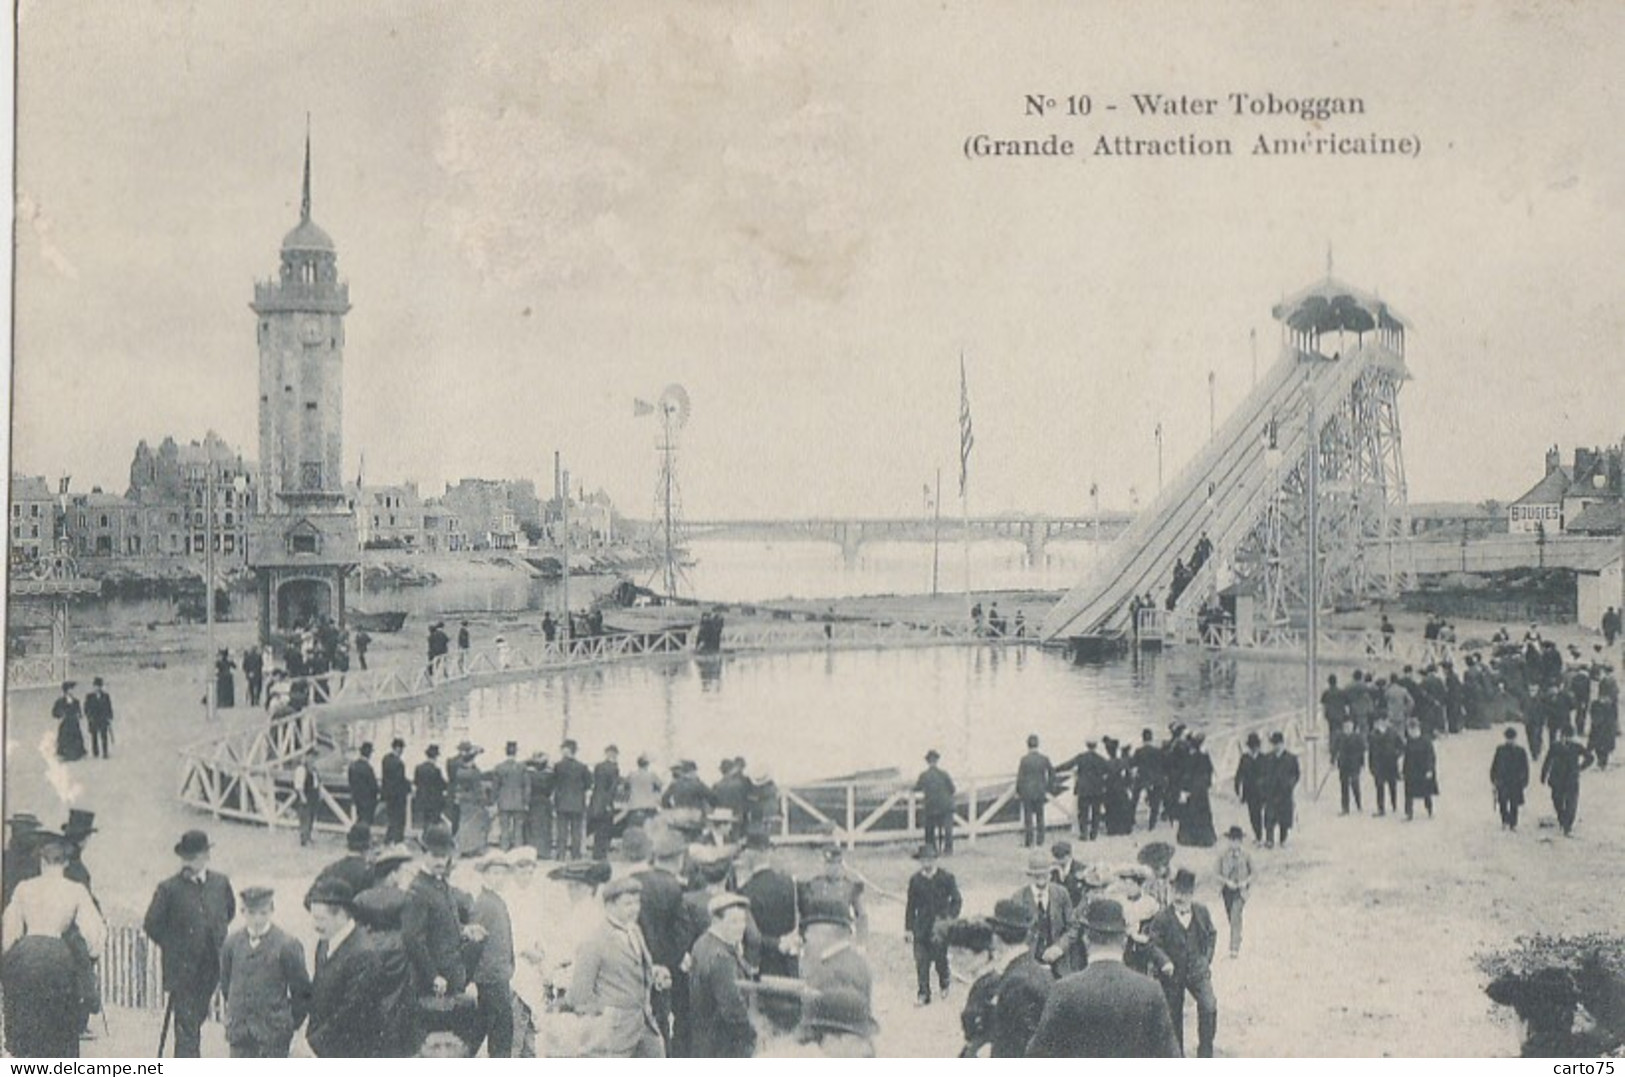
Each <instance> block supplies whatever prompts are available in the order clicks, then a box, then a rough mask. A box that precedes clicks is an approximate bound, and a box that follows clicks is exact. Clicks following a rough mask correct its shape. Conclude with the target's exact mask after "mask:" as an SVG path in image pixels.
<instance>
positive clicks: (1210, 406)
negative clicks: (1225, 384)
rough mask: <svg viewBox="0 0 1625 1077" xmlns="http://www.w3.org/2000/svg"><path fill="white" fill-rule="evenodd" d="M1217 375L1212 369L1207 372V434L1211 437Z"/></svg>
mask: <svg viewBox="0 0 1625 1077" xmlns="http://www.w3.org/2000/svg"><path fill="white" fill-rule="evenodd" d="M1217 378H1218V376H1217V375H1216V374H1215V373H1214V372H1213V371H1211V370H1210V371H1208V372H1207V436H1208V437H1209V438H1212V437H1213V433H1214V430H1215V429H1216V427H1215V416H1216V414H1217V413H1216V412H1215V410H1214V386H1215V384H1216V382H1217Z"/></svg>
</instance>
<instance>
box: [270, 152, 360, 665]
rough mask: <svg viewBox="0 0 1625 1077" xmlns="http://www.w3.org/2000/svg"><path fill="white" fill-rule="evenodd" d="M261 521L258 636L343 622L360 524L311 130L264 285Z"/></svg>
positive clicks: (337, 298) (341, 291)
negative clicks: (348, 474)
mask: <svg viewBox="0 0 1625 1077" xmlns="http://www.w3.org/2000/svg"><path fill="white" fill-rule="evenodd" d="M250 307H251V308H252V309H253V311H254V314H255V316H256V318H257V319H258V328H257V337H258V341H259V356H260V377H259V393H260V401H259V420H260V475H259V479H260V481H259V499H260V508H261V511H260V515H259V517H258V518H257V520H256V522H255V526H254V529H253V531H252V532H251V534H250V536H249V554H248V561H249V565H250V567H252V568H253V569H254V572H255V576H256V582H257V584H258V588H259V599H260V637H261V639H263V640H269V639H270V638H271V637H272V636H273V635H274V634H276V633H279V632H282V631H285V630H287V629H289V628H293V627H297V626H299V625H301V624H306V623H311V624H313V623H315V622H316V621H318V620H319V619H320V618H323V617H326V618H328V619H329V620H331V621H332V622H333V623H334V624H336V625H339V626H341V627H342V626H343V624H344V578H345V575H346V573H348V572H349V570H350V569H351V568H353V567H354V566H355V563H356V560H357V557H356V550H357V545H356V528H355V518H354V515H353V514H352V512H351V510H350V508H349V506H348V503H347V501H346V498H345V494H344V486H343V480H342V478H341V474H340V469H341V467H342V462H343V451H344V315H345V314H346V313H348V312H349V310H350V289H349V285H347V284H345V283H344V282H342V281H340V280H339V276H338V254H337V252H336V251H335V249H334V247H333V240H332V239H331V238H329V236H328V235H327V233H326V232H324V231H322V229H321V228H319V227H318V226H317V225H316V222H315V221H313V220H311V219H310V135H309V132H308V131H307V132H306V135H305V175H304V187H303V192H302V197H301V199H300V205H299V223H298V225H296V226H295V227H294V229H293V231H291V232H289V233H288V234H287V236H286V237H284V238H283V240H282V255H281V266H280V268H279V270H278V274H277V278H276V279H275V280H268V281H257V282H256V283H255V285H254V302H253V303H252V304H250Z"/></svg>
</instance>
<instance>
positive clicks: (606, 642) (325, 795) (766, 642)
mask: <svg viewBox="0 0 1625 1077" xmlns="http://www.w3.org/2000/svg"><path fill="white" fill-rule="evenodd" d="M692 634H693V630H692V629H691V628H688V627H682V628H671V629H662V630H658V631H653V632H642V633H639V632H627V633H611V634H608V635H602V636H589V637H581V638H576V639H572V640H569V641H562V640H559V641H554V642H551V643H546V644H543V645H541V646H539V647H529V648H525V647H500V648H494V649H487V650H480V651H472V650H471V651H467V652H463V651H453V652H451V653H450V654H447V655H444V656H442V657H440V658H437V659H436V660H435V661H434V663H433V664H432V665H431V664H427V663H426V664H425V665H423V666H419V667H413V668H411V669H400V668H393V669H375V670H359V671H348V672H333V673H327V674H323V675H320V676H312V677H302V678H297V679H292V680H285V681H283V682H282V684H284V685H285V686H289V687H291V686H293V685H298V686H300V687H301V689H302V691H303V693H304V694H305V695H306V697H307V698H308V699H309V705H307V706H306V707H305V708H304V709H302V710H300V711H298V712H297V713H295V714H292V715H290V716H288V717H284V718H278V719H273V720H271V721H269V722H268V723H265V724H254V725H253V726H252V727H250V728H245V729H241V730H238V731H236V732H232V733H227V734H224V735H220V736H216V737H210V738H207V739H204V740H200V741H197V742H195V743H193V744H189V745H187V746H186V747H185V748H183V749H182V750H181V779H180V792H179V797H180V800H181V802H182V803H183V804H186V805H187V806H189V807H192V808H196V809H198V810H200V811H206V812H208V813H210V814H211V815H214V816H215V817H216V818H222V819H235V820H238V821H240V822H249V823H258V824H261V825H263V826H271V827H278V826H297V825H298V799H297V797H296V796H295V791H294V788H293V771H294V768H295V767H296V766H297V765H298V763H299V761H300V760H301V759H303V758H305V757H306V755H307V754H308V753H309V752H310V750H311V748H313V747H314V748H317V749H321V750H325V751H331V750H334V749H335V748H337V747H338V745H336V743H335V742H334V741H333V740H331V739H330V738H328V737H327V736H326V735H324V734H323V733H322V732H321V729H320V726H319V721H318V720H319V719H320V718H321V717H322V716H323V715H324V714H334V712H335V709H336V708H342V707H344V706H350V707H364V706H370V705H377V704H390V703H405V702H408V701H410V700H412V699H414V698H417V697H421V696H425V695H428V694H429V693H431V692H434V691H437V690H439V689H441V688H444V687H447V686H451V685H457V684H463V685H468V684H471V683H477V682H478V681H480V680H484V679H490V678H496V677H505V676H511V675H513V674H515V673H523V672H525V671H546V670H555V669H569V668H573V667H576V666H583V665H597V664H602V663H606V662H621V661H630V660H636V659H643V658H649V657H670V656H673V655H686V654H689V653H691V648H692V643H691V637H692ZM981 643H987V644H1016V645H1024V644H1029V643H1037V640H1035V639H1033V638H1031V637H1022V638H1018V637H1013V636H1003V637H991V638H989V637H983V636H978V635H976V634H975V632H974V631H973V630H972V629H971V627H970V626H969V625H964V626H959V625H938V624H910V623H905V622H895V623H892V622H884V623H883V622H833V623H828V624H825V623H821V622H782V623H781V622H773V623H771V624H766V625H746V626H743V627H738V628H734V629H732V630H726V629H725V631H724V632H723V646H724V647H725V648H726V649H728V650H730V651H766V650H774V651H794V650H812V649H824V648H829V647H839V648H848V649H856V648H867V647H888V648H891V647H906V646H942V645H955V644H981ZM320 795H321V801H320V803H319V805H318V808H317V813H316V821H315V828H316V829H318V830H324V831H329V832H335V833H342V832H344V831H346V830H348V829H349V828H350V826H351V824H352V823H353V822H354V820H355V815H354V809H353V807H352V805H351V803H350V797H349V790H348V789H347V788H345V787H344V785H343V784H342V783H335V784H334V785H328V784H323V785H322V786H321V790H320ZM786 795H787V796H788V795H790V794H786ZM805 810H806V811H811V812H813V813H814V814H817V815H818V816H819V818H821V819H822V818H823V816H824V813H823V811H822V810H821V809H817V808H814V807H812V806H811V805H810V804H809V805H806V806H805ZM910 810H911V811H912V808H911V809H910ZM782 814H783V815H785V816H786V817H788V816H789V815H790V812H789V811H788V809H787V810H786V811H784V812H783V813H782ZM980 815H981V816H982V817H983V818H982V820H981V822H980V823H978V824H977V825H982V823H986V824H987V825H992V823H994V822H996V821H997V820H996V819H995V818H994V815H990V814H989V813H988V812H986V811H983V812H981V813H980ZM911 818H912V816H911ZM860 823H861V821H860V820H858V819H857V818H856V817H855V816H853V815H852V813H848V816H847V825H848V826H849V827H851V828H852V829H853V832H854V833H861V832H862V831H863V830H864V829H865V828H864V827H863V826H862V825H860ZM871 825H872V821H871ZM1018 825H1019V820H1018ZM798 840H799V839H798Z"/></svg>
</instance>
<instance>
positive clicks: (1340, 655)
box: [1158, 612, 1457, 666]
mask: <svg viewBox="0 0 1625 1077" xmlns="http://www.w3.org/2000/svg"><path fill="white" fill-rule="evenodd" d="M1158 624H1159V625H1160V627H1161V629H1162V639H1163V642H1164V643H1165V644H1168V645H1172V646H1177V645H1186V646H1200V647H1207V648H1210V649H1215V650H1228V651H1233V652H1237V653H1248V652H1256V653H1263V654H1270V653H1273V654H1282V655H1291V654H1300V655H1301V654H1302V653H1303V652H1304V647H1305V643H1306V642H1307V640H1308V630H1307V629H1305V628H1300V627H1296V626H1291V625H1273V624H1258V625H1254V626H1253V628H1252V630H1251V631H1250V632H1238V631H1237V629H1236V626H1235V625H1233V624H1229V623H1211V624H1207V625H1202V624H1201V623H1200V622H1199V621H1198V619H1197V617H1196V615H1195V614H1194V613H1181V612H1174V613H1163V614H1162V615H1161V616H1160V617H1159V618H1158ZM1318 653H1319V655H1320V658H1321V659H1322V660H1324V661H1336V662H1360V661H1366V662H1384V663H1410V664H1412V665H1418V666H1421V665H1426V664H1428V663H1430V662H1442V661H1443V660H1444V659H1446V658H1449V659H1452V660H1454V659H1455V658H1456V657H1457V652H1456V647H1455V645H1453V644H1449V643H1443V642H1440V641H1438V640H1425V639H1417V638H1416V637H1414V636H1400V635H1398V634H1397V633H1396V634H1394V635H1393V636H1384V635H1383V634H1382V632H1380V631H1377V630H1375V629H1367V628H1322V629H1321V630H1320V647H1319V649H1318Z"/></svg>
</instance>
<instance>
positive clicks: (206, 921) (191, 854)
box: [142, 830, 237, 1058]
mask: <svg viewBox="0 0 1625 1077" xmlns="http://www.w3.org/2000/svg"><path fill="white" fill-rule="evenodd" d="M209 849H210V846H209V836H208V835H207V834H205V833H204V832H203V831H201V830H188V831H187V832H186V833H184V834H182V835H181V840H180V841H179V842H178V843H176V845H175V855H176V856H178V857H180V859H181V869H180V871H178V872H176V873H175V874H174V875H171V876H170V877H169V878H167V879H165V880H164V881H163V882H161V883H159V884H158V889H157V890H156V891H155V892H154V893H153V895H152V902H151V904H149V905H148V906H147V915H146V918H145V920H144V921H143V922H142V930H144V931H145V932H146V934H147V937H148V938H150V939H151V940H152V941H153V942H155V943H157V944H158V947H159V949H161V950H162V951H163V974H164V990H165V991H166V992H168V994H169V1003H168V1006H169V1012H170V1013H172V1014H173V1016H174V1021H175V1057H176V1058H198V1057H200V1056H199V1050H200V1048H201V1045H202V1034H203V1020H204V1018H205V1017H207V1016H208V1014H209V1001H210V999H212V998H213V997H214V989H215V987H216V986H217V985H218V984H219V982H220V948H221V947H222V946H224V945H225V942H226V930H227V928H228V927H229V926H230V924H231V921H232V918H233V917H235V916H236V915H237V896H236V894H235V893H233V891H232V888H231V880H230V879H228V878H226V877H225V876H224V875H222V874H220V873H219V872H217V871H210V870H209Z"/></svg>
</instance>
